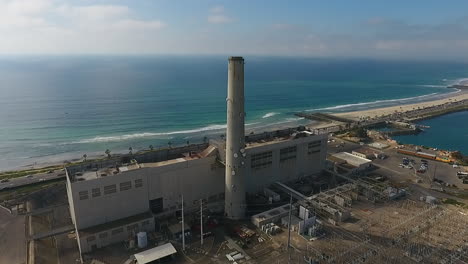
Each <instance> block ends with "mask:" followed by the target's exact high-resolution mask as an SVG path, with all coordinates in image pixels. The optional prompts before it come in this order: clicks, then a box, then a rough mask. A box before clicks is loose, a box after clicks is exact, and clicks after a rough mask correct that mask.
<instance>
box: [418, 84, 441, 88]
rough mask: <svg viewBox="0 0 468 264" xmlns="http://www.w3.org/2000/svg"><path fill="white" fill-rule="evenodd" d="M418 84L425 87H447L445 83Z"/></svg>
mask: <svg viewBox="0 0 468 264" xmlns="http://www.w3.org/2000/svg"><path fill="white" fill-rule="evenodd" d="M418 86H421V87H427V88H447V86H446V85H435V84H421V85H418Z"/></svg>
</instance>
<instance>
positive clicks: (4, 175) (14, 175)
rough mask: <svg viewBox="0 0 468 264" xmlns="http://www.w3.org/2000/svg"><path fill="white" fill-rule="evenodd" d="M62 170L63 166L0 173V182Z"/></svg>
mask: <svg viewBox="0 0 468 264" xmlns="http://www.w3.org/2000/svg"><path fill="white" fill-rule="evenodd" d="M62 168H63V166H48V167H44V168H39V169H29V170H18V171H5V172H0V180H3V179H12V178H18V177H23V176H26V175H32V174H38V173H46V172H48V171H53V170H59V169H62Z"/></svg>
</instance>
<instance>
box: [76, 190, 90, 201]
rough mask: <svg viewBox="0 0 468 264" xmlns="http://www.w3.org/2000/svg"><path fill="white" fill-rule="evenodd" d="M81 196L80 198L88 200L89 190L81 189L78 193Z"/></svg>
mask: <svg viewBox="0 0 468 264" xmlns="http://www.w3.org/2000/svg"><path fill="white" fill-rule="evenodd" d="M78 194H79V196H80V200H86V199H88V191H81V192H79V193H78Z"/></svg>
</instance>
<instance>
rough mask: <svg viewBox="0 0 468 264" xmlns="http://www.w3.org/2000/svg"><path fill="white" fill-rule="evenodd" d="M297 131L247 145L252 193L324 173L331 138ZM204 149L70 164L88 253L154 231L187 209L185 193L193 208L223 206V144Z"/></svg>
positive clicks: (72, 195) (73, 203)
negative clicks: (157, 222) (160, 157)
mask: <svg viewBox="0 0 468 264" xmlns="http://www.w3.org/2000/svg"><path fill="white" fill-rule="evenodd" d="M289 132H292V133H291V134H289V135H288V136H283V137H273V138H271V139H270V140H266V139H263V140H260V141H256V142H250V143H247V146H246V163H247V164H246V176H245V182H246V186H245V187H246V192H247V193H257V192H262V190H263V188H264V187H267V186H269V185H270V184H272V183H274V182H277V181H282V182H287V181H292V180H296V179H298V178H300V177H305V176H310V175H314V174H317V173H319V172H320V171H321V170H322V168H323V163H324V160H325V155H326V145H327V144H326V142H327V137H326V135H309V134H306V133H304V132H295V131H294V130H286V131H282V133H283V134H284V133H289ZM272 134H274V133H272ZM269 136H271V135H269ZM214 144H220V143H219V142H216V143H214ZM201 145H203V144H201ZM204 146H206V149H204V150H202V151H200V152H197V153H193V152H191V153H190V154H188V153H185V155H184V154H183V153H181V154H179V155H180V157H178V158H175V159H170V160H164V161H158V162H142V163H139V162H134V163H133V164H127V165H121V166H118V165H117V166H116V165H112V166H105V165H107V164H104V168H102V167H101V166H102V164H100V163H95V164H88V165H87V166H82V165H77V166H74V167H69V168H67V192H68V199H69V204H70V213H71V216H72V220H73V223H74V224H75V227H76V231H77V238H78V240H79V247H80V250H81V252H82V253H86V252H90V251H92V250H93V249H95V248H100V247H103V246H106V245H109V244H111V243H115V242H119V241H124V240H126V239H129V238H132V236H134V235H135V234H136V233H138V232H139V231H153V230H154V218H155V217H156V218H158V217H164V216H167V215H174V214H175V212H176V211H177V210H179V209H180V205H181V195H182V194H183V196H184V205H185V209H186V210H187V211H190V210H196V209H198V206H199V200H200V199H205V200H206V201H207V203H208V206H209V207H210V208H213V209H214V210H221V211H222V210H223V207H224V205H223V203H224V190H225V180H224V179H225V175H224V165H223V163H224V162H223V159H222V155H220V152H221V151H218V148H217V147H216V145H207V144H204ZM184 150H185V148H180V149H174V150H173V152H176V151H179V152H182V151H184ZM148 155H149V154H148ZM136 159H137V160H138V158H136ZM244 206H245V205H244Z"/></svg>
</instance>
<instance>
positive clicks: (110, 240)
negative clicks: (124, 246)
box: [78, 217, 154, 253]
mask: <svg viewBox="0 0 468 264" xmlns="http://www.w3.org/2000/svg"><path fill="white" fill-rule="evenodd" d="M129 227H131V229H129ZM135 227H136V228H135ZM119 228H121V229H122V232H119V233H116V234H114V233H113V232H112V231H113V230H117V229H119ZM133 228H135V229H133ZM141 231H143V232H152V231H154V218H153V217H151V218H148V219H144V220H140V221H137V222H131V223H127V224H125V225H122V226H118V227H114V228H112V229H107V230H102V231H100V232H98V233H95V234H86V235H80V236H79V238H78V239H79V242H80V243H79V244H80V248H81V252H82V253H87V252H91V251H92V248H93V245H94V246H96V248H102V247H105V246H108V245H111V244H115V243H118V242H121V241H125V240H129V239H131V238H133V239H134V240H135V246H136V247H137V246H138V244H137V238H136V234H137V233H138V232H141Z"/></svg>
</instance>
